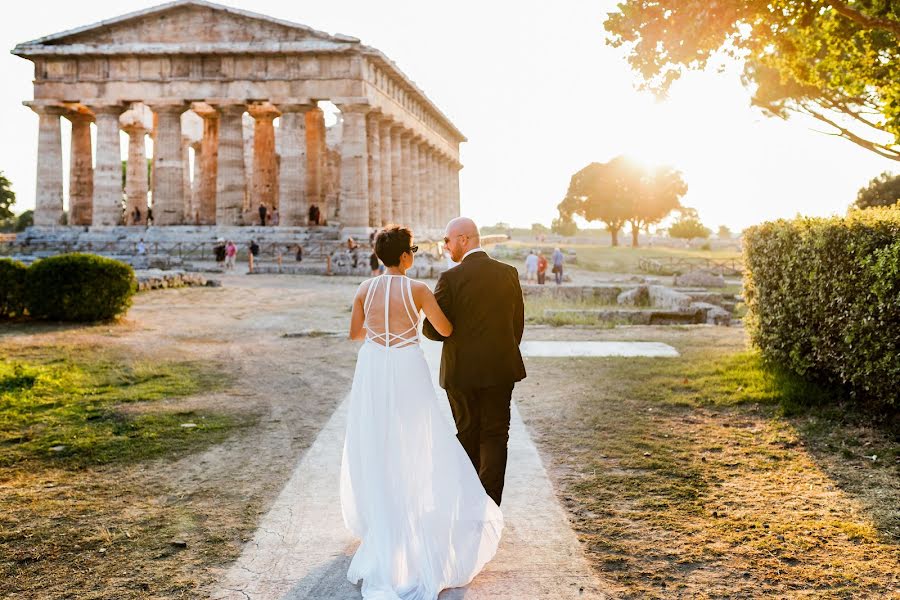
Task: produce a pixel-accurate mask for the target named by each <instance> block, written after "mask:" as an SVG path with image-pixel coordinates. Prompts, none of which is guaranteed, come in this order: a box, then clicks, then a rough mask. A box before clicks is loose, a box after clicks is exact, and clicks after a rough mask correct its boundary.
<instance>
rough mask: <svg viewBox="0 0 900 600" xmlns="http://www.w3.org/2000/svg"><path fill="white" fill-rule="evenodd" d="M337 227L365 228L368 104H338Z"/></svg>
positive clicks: (367, 191)
mask: <svg viewBox="0 0 900 600" xmlns="http://www.w3.org/2000/svg"><path fill="white" fill-rule="evenodd" d="M339 108H340V109H341V116H342V117H343V129H342V132H341V215H340V220H341V224H342V225H343V226H344V227H345V228H350V229H360V228H363V229H365V228H367V227H368V226H369V185H368V180H369V176H368V157H367V155H368V149H367V143H366V114H367V113H368V112H369V108H370V107H369V105H368V104H341V105H340V106H339ZM348 233H349V232H348Z"/></svg>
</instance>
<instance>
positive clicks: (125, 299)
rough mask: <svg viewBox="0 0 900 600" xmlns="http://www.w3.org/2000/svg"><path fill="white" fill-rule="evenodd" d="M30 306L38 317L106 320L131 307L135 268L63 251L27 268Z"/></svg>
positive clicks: (30, 309) (31, 310)
mask: <svg viewBox="0 0 900 600" xmlns="http://www.w3.org/2000/svg"><path fill="white" fill-rule="evenodd" d="M26 287H27V306H28V312H29V314H30V315H31V316H32V317H33V318H36V319H49V320H54V321H106V320H109V319H113V318H115V317H117V316H119V315H121V314H122V313H124V312H125V311H126V310H128V307H129V306H131V297H132V296H133V295H134V293H135V291H136V289H137V283H136V281H135V277H134V271H133V270H132V268H131V267H130V266H129V265H127V264H125V263H123V262H120V261H117V260H112V259H110V258H105V257H103V256H97V255H96V254H81V253H72V254H60V255H58V256H51V257H49V258H44V259H41V260H39V261H37V262H35V263H34V264H32V265H31V266H30V267H29V268H28V276H27V286H26Z"/></svg>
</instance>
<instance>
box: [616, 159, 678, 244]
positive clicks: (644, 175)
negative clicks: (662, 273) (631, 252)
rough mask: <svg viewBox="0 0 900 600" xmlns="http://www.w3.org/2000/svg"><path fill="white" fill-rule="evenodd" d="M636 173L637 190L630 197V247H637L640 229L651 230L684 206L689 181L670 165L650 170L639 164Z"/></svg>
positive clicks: (635, 185) (635, 184)
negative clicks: (640, 166)
mask: <svg viewBox="0 0 900 600" xmlns="http://www.w3.org/2000/svg"><path fill="white" fill-rule="evenodd" d="M633 176H634V177H635V178H636V181H635V183H634V184H633V185H634V187H636V188H637V190H638V192H637V193H636V194H634V195H633V196H632V197H631V210H630V211H629V212H630V216H629V217H628V222H629V223H631V247H632V248H637V246H638V236H639V234H640V232H641V230H644V231H648V230H649V229H650V225H655V224H657V223H659V222H660V221H662V220H663V219H665V218H666V217H667V216H669V214H670V213H671V212H672V211H673V210H675V209H678V208H680V207H681V198H682V196H684V195H685V194H686V193H687V184H686V183H685V182H684V179H682V177H681V173H680V172H679V171H677V170H675V169H673V168H671V167H666V166H659V167H652V168H648V169H643V168H639V167H636V168H635V169H634V173H633Z"/></svg>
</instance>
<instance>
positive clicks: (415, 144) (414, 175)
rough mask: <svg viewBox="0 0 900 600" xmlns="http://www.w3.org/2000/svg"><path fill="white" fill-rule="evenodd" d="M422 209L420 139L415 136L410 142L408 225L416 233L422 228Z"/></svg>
mask: <svg viewBox="0 0 900 600" xmlns="http://www.w3.org/2000/svg"><path fill="white" fill-rule="evenodd" d="M421 207H422V191H421V188H420V186H419V137H418V136H416V135H413V137H411V138H410V140H409V216H407V225H409V226H410V227H412V228H413V230H414V231H415V230H416V229H418V228H419V227H421V224H422V222H421V221H420V220H419V211H420V210H421Z"/></svg>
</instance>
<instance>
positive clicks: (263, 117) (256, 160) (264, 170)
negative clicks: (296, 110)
mask: <svg viewBox="0 0 900 600" xmlns="http://www.w3.org/2000/svg"><path fill="white" fill-rule="evenodd" d="M247 112H249V113H250V116H251V117H253V119H254V125H253V176H252V181H253V187H252V192H251V194H250V210H251V211H254V212H255V211H256V209H257V207H258V206H259V205H260V204H265V205H266V207H267V208H268V211H269V214H271V213H272V209H274V208H276V207H277V206H278V198H277V196H276V188H277V178H276V177H277V165H276V163H275V126H274V125H273V123H272V121H274V120H275V118H276V117H278V116H279V115H280V114H281V113H280V112H278V110H277V109H276V108H275V107H274V106H272V105H271V104H269V103H267V102H266V103H258V104H251V105H250V106H249V107H248V109H247Z"/></svg>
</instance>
